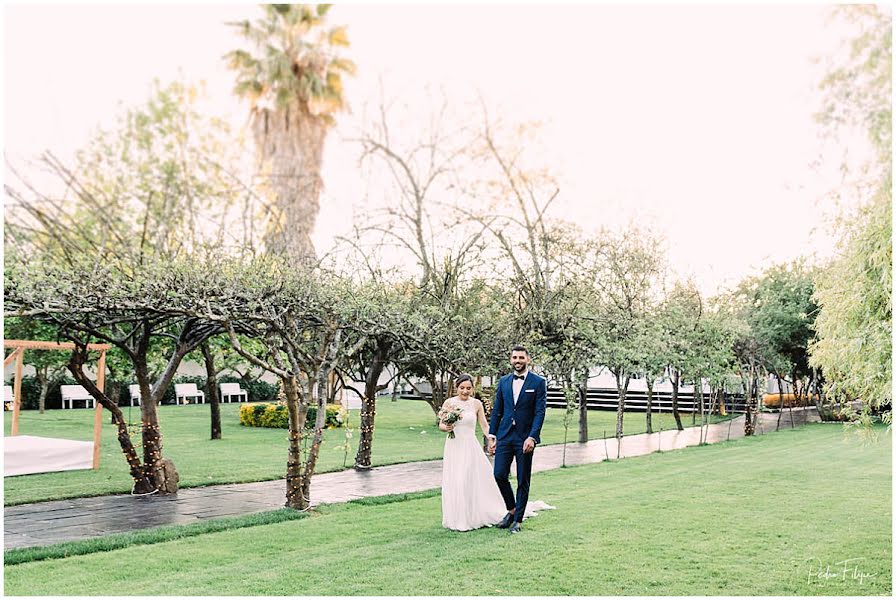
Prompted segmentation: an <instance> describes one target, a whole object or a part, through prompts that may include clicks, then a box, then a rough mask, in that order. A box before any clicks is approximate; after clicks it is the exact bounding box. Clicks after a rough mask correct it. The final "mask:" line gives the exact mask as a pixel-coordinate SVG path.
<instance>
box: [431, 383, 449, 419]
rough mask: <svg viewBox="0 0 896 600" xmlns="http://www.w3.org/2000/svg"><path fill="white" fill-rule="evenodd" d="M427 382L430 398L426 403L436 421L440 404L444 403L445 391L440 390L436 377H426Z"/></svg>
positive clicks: (440, 384)
mask: <svg viewBox="0 0 896 600" xmlns="http://www.w3.org/2000/svg"><path fill="white" fill-rule="evenodd" d="M427 380H428V381H429V385H430V386H431V387H432V396H431V397H430V399H429V400H428V401H427V403H428V404H429V407H430V408H431V409H432V412H433V414H434V415H435V416H436V419H438V417H439V411H440V410H442V404H443V403H444V402H445V391H444V390H443V389H442V381H441V379H439V380H436V376H435V375H434V374H429V375H427Z"/></svg>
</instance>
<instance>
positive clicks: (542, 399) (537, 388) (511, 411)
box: [488, 371, 548, 444]
mask: <svg viewBox="0 0 896 600" xmlns="http://www.w3.org/2000/svg"><path fill="white" fill-rule="evenodd" d="M547 402H548V383H547V380H546V379H545V378H544V377H541V376H540V375H536V374H535V373H533V372H532V371H529V374H528V375H527V376H526V379H525V380H524V381H523V388H522V389H521V390H520V396H519V398H518V399H517V402H516V406H514V404H513V374H512V373H511V374H509V375H505V376H504V377H502V378H501V379H500V381H498V387H497V389H496V390H495V403H494V405H493V406H492V418H491V422H490V423H489V428H488V432H489V433H490V434H491V435H493V436H495V437H496V438H497V439H498V440H499V441H501V440H512V439H517V440H518V441H520V442H522V441H525V439H526V438H527V437H530V438H532V439H533V440H535V443H536V444H540V443H541V437H540V436H541V426H542V424H544V414H545V410H546V409H547ZM514 423H515V425H514Z"/></svg>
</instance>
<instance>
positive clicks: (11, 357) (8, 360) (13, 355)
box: [3, 348, 20, 369]
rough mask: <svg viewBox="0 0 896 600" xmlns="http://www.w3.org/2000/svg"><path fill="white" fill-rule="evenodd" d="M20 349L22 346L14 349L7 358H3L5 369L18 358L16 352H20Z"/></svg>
mask: <svg viewBox="0 0 896 600" xmlns="http://www.w3.org/2000/svg"><path fill="white" fill-rule="evenodd" d="M19 350H20V348H16V349H15V350H13V351H12V352H10V353H9V356H7V357H6V358H4V359H3V368H4V369H5V368H6V367H8V366H9V364H10V363H11V362H12V361H14V360H15V359H16V354H18V353H19Z"/></svg>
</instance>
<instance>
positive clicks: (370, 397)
mask: <svg viewBox="0 0 896 600" xmlns="http://www.w3.org/2000/svg"><path fill="white" fill-rule="evenodd" d="M391 348H392V344H391V343H390V342H388V341H381V342H380V341H378V342H377V345H376V350H375V351H374V353H373V360H372V361H371V363H370V367H369V368H368V370H367V377H366V378H365V379H364V397H363V398H361V433H360V437H359V439H358V453H357V455H356V456H355V468H356V469H369V468H370V467H371V449H372V447H373V428H374V420H375V418H376V397H377V393H378V392H379V391H380V390H381V389H383V387H381V386H380V385H379V380H380V375H381V374H382V372H383V370H384V369H385V368H386V358H387V357H388V356H389V351H390V350H391ZM393 395H394V394H393Z"/></svg>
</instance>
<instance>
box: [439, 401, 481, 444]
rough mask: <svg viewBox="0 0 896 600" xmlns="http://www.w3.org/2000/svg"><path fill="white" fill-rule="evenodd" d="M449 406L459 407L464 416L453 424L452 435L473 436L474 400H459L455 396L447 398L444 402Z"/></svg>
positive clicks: (474, 422)
mask: <svg viewBox="0 0 896 600" xmlns="http://www.w3.org/2000/svg"><path fill="white" fill-rule="evenodd" d="M445 404H447V405H449V406H457V407H460V408H461V409H462V410H463V411H464V416H463V418H461V420H460V421H457V422H456V423H455V424H454V435H455V436H461V435H469V436H472V435H475V433H476V399H475V398H470V399H469V400H461V399H459V398H458V397H457V396H454V397H452V398H449V399H448V400H446V401H445Z"/></svg>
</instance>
